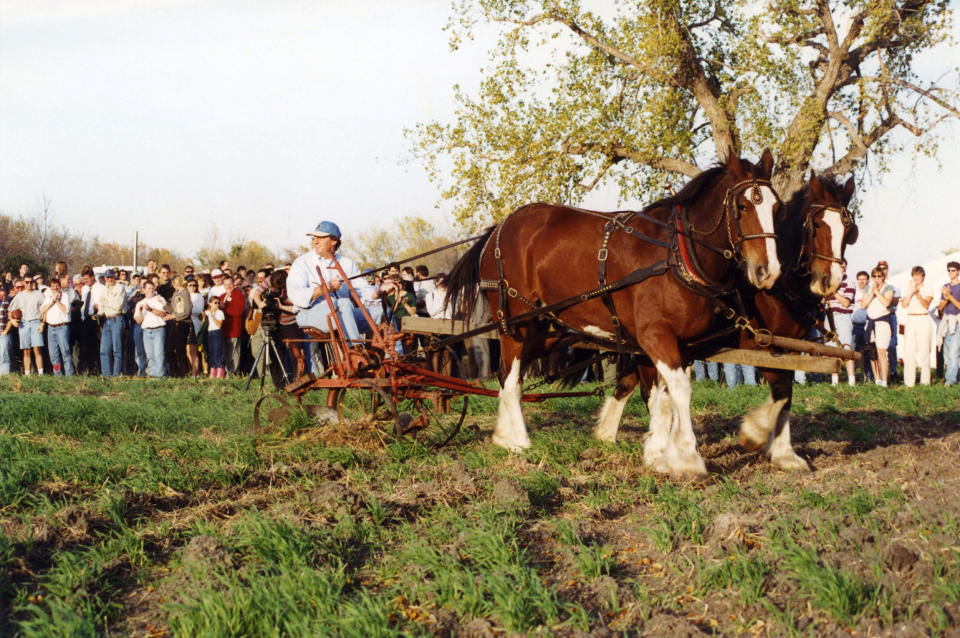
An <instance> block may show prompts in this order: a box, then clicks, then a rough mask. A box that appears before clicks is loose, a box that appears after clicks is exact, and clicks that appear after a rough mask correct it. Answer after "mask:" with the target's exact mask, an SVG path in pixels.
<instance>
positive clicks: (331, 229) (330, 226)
mask: <svg viewBox="0 0 960 638" xmlns="http://www.w3.org/2000/svg"><path fill="white" fill-rule="evenodd" d="M307 235H309V236H311V237H328V236H330V237H336V238H337V239H340V227H339V226H337V225H336V224H334V223H333V222H320V223H319V224H317V227H316V228H314V229H313V231H312V232H309V233H307Z"/></svg>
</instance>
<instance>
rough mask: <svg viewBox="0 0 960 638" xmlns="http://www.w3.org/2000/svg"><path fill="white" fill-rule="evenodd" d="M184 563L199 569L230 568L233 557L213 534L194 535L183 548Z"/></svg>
mask: <svg viewBox="0 0 960 638" xmlns="http://www.w3.org/2000/svg"><path fill="white" fill-rule="evenodd" d="M182 560H183V564H184V565H185V566H187V567H195V568H198V569H203V570H207V569H211V568H212V569H217V568H230V567H232V566H233V559H232V558H231V557H230V554H228V553H227V550H226V549H224V547H223V545H221V544H220V541H218V540H217V539H216V538H214V537H213V536H207V535H206V534H201V535H200V536H194V537H193V538H191V539H190V542H189V543H187V546H186V547H185V548H184V550H183V557H182Z"/></svg>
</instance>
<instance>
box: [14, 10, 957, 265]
mask: <svg viewBox="0 0 960 638" xmlns="http://www.w3.org/2000/svg"><path fill="white" fill-rule="evenodd" d="M449 14H450V4H449V2H447V1H446V0H391V1H383V0H364V1H363V2H343V1H334V0H314V1H306V0H274V1H271V2H260V1H254V0H230V1H217V0H205V1H198V0H82V1H77V0H32V1H30V2H25V1H23V0H0V212H3V213H4V214H7V215H14V216H16V215H27V216H30V215H33V214H35V213H36V212H37V211H38V210H39V208H40V205H41V202H42V201H43V200H44V199H46V200H47V201H49V202H50V206H51V209H52V212H53V215H54V217H53V221H54V223H56V224H58V225H62V226H65V227H67V228H68V229H70V230H72V231H74V232H82V233H85V234H87V235H91V236H92V235H96V236H99V237H100V238H101V239H104V240H108V241H119V242H132V236H133V232H134V231H139V232H140V240H141V242H144V243H146V244H149V245H151V246H164V247H170V248H173V249H174V250H178V251H179V252H183V253H187V254H192V253H193V252H195V251H196V250H197V249H199V248H200V247H201V246H202V245H204V243H206V242H207V241H209V240H210V238H211V237H212V233H213V232H214V229H215V230H216V233H217V236H218V238H219V241H220V244H221V245H223V246H225V245H227V243H228V242H232V241H233V240H237V239H256V240H258V241H260V242H261V243H263V244H265V245H267V246H268V247H270V248H272V249H274V250H279V249H282V248H285V247H292V246H297V245H302V244H304V243H305V242H304V239H305V238H304V233H306V232H307V231H308V230H310V229H312V228H313V227H314V226H315V225H316V223H317V222H318V221H320V220H321V219H332V220H335V221H337V222H338V223H339V224H340V226H341V229H342V230H343V232H344V236H345V240H347V241H349V238H350V235H351V234H353V235H355V234H357V233H361V232H364V231H365V230H368V229H371V228H378V227H383V226H384V225H386V224H389V223H390V222H391V221H392V220H394V219H396V218H399V217H402V216H405V215H416V216H421V217H425V218H427V219H429V220H431V221H434V222H435V223H436V224H438V225H441V226H443V225H448V224H449V223H450V222H449V221H448V217H447V216H446V211H445V208H444V206H443V204H442V203H441V204H439V206H438V200H439V192H438V189H437V187H436V185H434V184H431V183H430V182H429V181H428V180H427V177H426V173H425V171H424V170H423V166H422V165H420V164H419V163H418V161H417V160H415V158H413V156H412V153H411V145H410V143H409V141H408V140H406V139H405V138H404V134H403V131H404V129H406V128H412V127H414V126H415V125H416V124H417V123H418V122H426V121H431V120H440V121H451V120H452V118H453V115H454V104H453V99H452V98H453V93H454V91H453V86H454V85H455V84H458V83H459V84H460V85H461V86H462V87H464V88H466V89H467V90H469V89H470V88H471V87H475V86H476V85H477V84H478V82H479V80H480V77H481V69H482V67H483V65H484V63H485V61H486V50H487V47H489V46H490V44H492V39H491V37H487V36H492V31H489V32H487V34H486V35H481V38H480V39H479V41H477V42H474V43H470V42H468V43H466V44H465V46H462V47H461V48H460V49H459V50H458V51H456V52H451V51H450V48H449V46H448V33H447V32H445V31H444V30H443V27H444V26H445V25H446V23H447V20H448V18H449ZM955 31H956V28H955ZM958 52H960V48H958V47H957V46H956V45H955V46H953V47H951V48H949V49H946V50H945V51H941V52H938V56H943V55H946V56H952V59H954V60H957V59H960V55H957V54H958ZM940 61H942V58H939V59H937V56H931V59H930V60H928V61H927V62H926V63H925V64H928V65H929V66H930V68H931V69H933V68H935V67H937V66H942V65H939V64H938V62H940ZM942 135H944V138H945V143H944V144H943V151H942V153H941V155H940V158H939V159H940V162H941V163H942V168H941V167H939V166H938V165H937V164H936V162H933V161H929V160H923V161H919V162H915V161H914V160H913V159H912V158H911V157H909V156H906V155H905V156H902V157H899V158H897V159H896V161H895V162H894V163H893V171H892V172H891V173H890V174H887V175H884V176H882V177H881V176H879V175H877V174H876V172H875V171H873V172H870V171H868V172H866V173H865V174H864V178H863V179H862V180H861V183H860V187H861V188H860V190H859V191H858V197H860V199H861V202H862V204H861V210H862V212H863V218H862V220H861V232H860V238H861V239H860V242H859V243H858V244H857V245H856V246H853V247H851V248H850V249H849V251H848V258H849V260H850V262H851V266H852V267H853V268H855V269H860V267H861V266H862V267H867V266H870V265H872V264H874V263H876V261H877V260H878V259H881V258H886V259H887V260H888V261H889V262H890V265H891V268H892V270H893V271H895V272H896V271H898V270H902V269H905V268H909V267H910V266H911V265H913V264H914V263H924V262H926V261H929V259H930V258H931V254H933V255H936V254H938V253H939V252H940V251H941V250H944V249H946V248H949V247H953V246H958V245H960V215H958V214H957V212H958V211H957V197H956V195H955V190H953V187H954V183H955V182H956V179H957V177H958V176H960V148H958V146H960V145H958V144H957V141H958V140H960V126H957V125H956V124H954V125H952V126H950V127H945V128H943V129H942ZM585 204H586V205H588V206H590V207H593V208H597V209H600V210H612V209H617V208H621V207H624V206H640V205H642V204H643V202H634V201H630V200H627V201H624V202H620V201H617V194H616V192H615V191H612V190H610V189H607V190H604V191H601V192H598V193H596V194H594V195H591V196H590V198H589V199H588V200H587V201H586V202H585Z"/></svg>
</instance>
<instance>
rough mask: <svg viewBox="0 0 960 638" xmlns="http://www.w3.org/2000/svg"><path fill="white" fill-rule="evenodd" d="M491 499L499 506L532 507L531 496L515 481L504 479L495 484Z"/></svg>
mask: <svg viewBox="0 0 960 638" xmlns="http://www.w3.org/2000/svg"><path fill="white" fill-rule="evenodd" d="M491 498H492V500H493V502H494V503H496V504H497V505H519V506H520V507H530V495H529V494H527V491H526V490H525V489H523V486H522V485H520V483H519V482H517V481H515V480H514V479H508V478H504V479H500V480H499V481H497V482H496V483H494V485H493V494H492V496H491Z"/></svg>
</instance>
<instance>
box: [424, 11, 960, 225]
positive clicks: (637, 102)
mask: <svg viewBox="0 0 960 638" xmlns="http://www.w3.org/2000/svg"><path fill="white" fill-rule="evenodd" d="M898 4H902V3H893V2H886V3H874V2H866V1H865V0H857V1H855V2H838V1H834V2H829V3H815V2H813V1H812V0H798V1H791V2H778V3H773V4H764V5H763V6H762V7H758V5H757V4H756V3H755V2H749V1H747V0H723V1H721V2H713V1H707V0H693V1H688V2H678V1H677V0H656V1H654V2H643V3H633V4H630V5H629V6H627V5H622V6H610V5H609V4H604V3H595V2H590V1H589V0H563V1H560V2H557V1H554V0H517V1H514V2H503V1H502V0H463V1H461V2H459V3H456V4H455V5H454V13H453V15H452V17H451V19H450V24H449V27H448V31H449V32H450V34H451V40H450V41H451V48H452V49H454V50H456V48H457V47H458V46H459V44H460V43H461V42H462V41H463V40H465V39H470V38H473V37H474V34H475V33H477V32H481V31H482V32H484V33H486V32H487V30H488V29H489V28H490V26H489V25H494V26H495V28H496V29H497V33H498V35H499V39H498V41H497V43H496V45H495V46H494V47H493V48H492V50H491V51H490V52H489V55H490V59H489V62H488V64H487V65H486V66H485V75H484V77H483V80H482V82H481V84H480V86H479V89H478V90H477V91H476V92H474V91H468V90H466V89H463V88H461V87H459V86H458V87H455V90H456V96H455V99H456V104H457V112H456V115H455V118H454V120H453V121H452V122H424V123H420V124H418V125H417V126H416V127H415V128H414V129H413V130H410V131H408V132H407V133H408V135H409V137H410V138H411V141H412V145H413V147H414V149H415V151H416V152H417V153H418V154H419V155H420V156H421V157H422V158H423V159H424V160H425V161H426V164H427V171H428V174H429V176H430V178H431V179H432V180H434V181H436V182H438V183H439V184H440V185H441V186H442V198H443V199H444V200H450V201H453V202H454V205H455V208H454V215H455V217H456V219H457V221H458V222H459V223H461V224H462V225H463V226H465V227H466V228H469V229H477V228H479V227H482V226H483V225H485V224H487V223H488V222H489V221H491V220H499V219H501V218H503V217H504V216H505V215H506V214H508V213H509V212H511V211H512V210H514V209H516V208H517V207H518V206H520V205H522V204H526V203H532V202H536V201H547V202H559V203H567V204H575V203H577V202H579V201H581V200H582V198H583V197H584V196H585V195H586V193H588V192H589V191H590V190H592V189H593V188H595V187H596V186H597V185H599V184H605V185H609V186H612V187H614V188H616V189H617V190H618V191H619V193H620V196H621V198H622V199H628V198H637V199H641V200H649V199H652V197H651V194H657V193H660V192H661V191H662V190H663V185H664V183H665V182H666V183H673V184H674V185H676V184H677V183H678V181H679V179H678V178H679V177H680V176H687V177H690V176H692V175H695V174H696V173H697V172H698V169H697V166H698V165H703V164H704V163H706V162H710V161H712V160H713V158H715V157H721V158H722V157H725V156H726V154H727V152H728V150H729V149H733V150H735V151H736V152H737V153H743V154H747V155H753V156H756V155H758V154H759V153H760V151H761V150H762V149H763V148H765V147H771V148H773V149H774V150H775V152H776V153H777V154H778V155H779V158H780V161H779V171H780V175H779V176H778V178H777V180H776V181H777V184H776V186H777V188H778V190H780V192H781V195H784V196H789V195H790V194H791V193H792V192H793V190H794V189H796V188H797V187H798V186H799V184H800V182H801V181H802V176H803V173H804V171H805V170H806V169H807V168H808V167H809V166H811V165H814V166H817V167H818V168H821V169H822V168H827V169H828V170H829V171H831V172H834V173H837V174H844V173H849V172H851V171H852V170H853V169H854V168H856V167H857V166H858V165H859V163H860V162H861V161H862V160H863V159H865V157H866V154H867V152H868V151H869V152H870V153H871V154H873V155H874V156H875V157H876V159H877V160H879V162H880V166H881V167H882V165H883V164H882V163H883V160H884V159H885V158H887V157H889V156H891V155H892V154H894V153H897V152H899V151H900V148H901V146H902V144H901V143H900V142H899V141H895V140H899V138H895V137H892V136H891V135H890V133H891V132H892V131H896V130H898V129H901V130H909V131H910V132H911V133H913V134H914V135H915V136H916V139H917V141H916V143H915V145H914V147H915V149H916V150H918V151H919V152H923V153H935V152H936V148H937V136H936V135H935V134H934V133H933V131H934V129H935V126H936V124H937V123H938V122H939V121H940V119H941V117H951V116H952V115H955V111H951V110H950V107H949V106H947V107H946V108H944V105H949V104H953V103H955V101H956V96H957V91H956V87H951V86H950V83H949V80H947V81H943V80H942V78H939V79H937V80H933V82H931V83H929V84H928V83H927V82H925V81H920V80H919V79H918V78H916V73H915V71H914V67H915V66H916V64H915V60H916V58H917V56H918V54H920V53H922V52H926V51H929V50H931V49H933V48H934V47H936V46H937V45H939V44H940V43H942V42H943V40H944V38H946V37H947V34H948V33H949V29H950V21H951V13H950V8H949V4H948V3H947V2H946V0H928V1H922V2H917V3H912V4H911V7H910V8H909V9H900V8H898ZM944 63H945V61H944ZM941 66H943V68H942V72H944V73H946V74H950V73H952V71H951V70H950V69H949V68H947V67H946V66H945V64H942V65H941ZM938 75H939V74H938V73H937V72H933V73H931V74H930V78H929V79H933V78H934V77H937V76H938ZM920 84H922V85H923V89H920V87H919V85H920ZM928 88H929V89H930V90H929V91H927V89H928ZM924 91H926V92H924Z"/></svg>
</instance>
